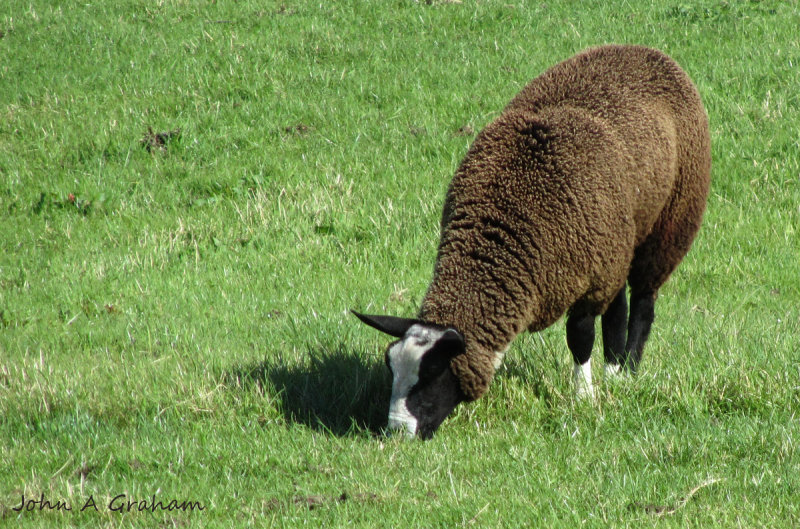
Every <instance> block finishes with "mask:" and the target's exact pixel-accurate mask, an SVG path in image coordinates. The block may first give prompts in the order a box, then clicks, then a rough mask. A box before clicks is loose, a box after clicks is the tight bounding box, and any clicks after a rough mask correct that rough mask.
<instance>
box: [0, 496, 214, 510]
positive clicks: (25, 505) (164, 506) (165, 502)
mask: <svg viewBox="0 0 800 529" xmlns="http://www.w3.org/2000/svg"><path fill="white" fill-rule="evenodd" d="M73 507H74V508H75V510H76V512H84V511H92V510H94V511H95V512H101V511H110V512H119V513H125V512H151V513H154V512H160V511H186V512H193V511H203V510H205V508H206V506H205V505H204V504H203V503H202V502H199V501H191V500H177V499H160V498H156V495H155V494H152V495H151V496H150V497H149V498H146V499H134V498H129V497H128V496H127V495H126V494H117V495H116V496H114V497H113V498H111V499H110V500H109V501H108V502H105V501H104V500H100V501H99V502H98V501H96V500H95V499H94V496H93V495H90V496H89V497H88V498H86V500H85V501H84V502H83V503H81V504H80V505H78V504H76V505H74V506H73V505H71V504H70V503H69V502H67V501H66V500H54V501H51V500H49V499H48V498H45V495H44V493H41V494H40V496H39V497H38V498H26V497H25V494H24V493H23V494H22V499H21V500H20V502H19V504H18V505H16V506H14V507H11V509H12V510H14V511H17V512H19V513H23V512H33V511H72V510H73Z"/></svg>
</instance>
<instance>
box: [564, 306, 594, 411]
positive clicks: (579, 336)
mask: <svg viewBox="0 0 800 529" xmlns="http://www.w3.org/2000/svg"><path fill="white" fill-rule="evenodd" d="M594 318H595V317H594V316H593V315H591V314H579V315H578V314H574V313H572V314H570V315H569V316H567V345H568V346H569V350H570V351H571V352H572V360H573V362H574V367H573V372H572V375H573V380H574V381H575V396H576V397H578V398H583V397H589V398H590V399H594V388H593V387H592V363H591V356H592V346H593V345H594Z"/></svg>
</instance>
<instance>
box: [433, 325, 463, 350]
mask: <svg viewBox="0 0 800 529" xmlns="http://www.w3.org/2000/svg"><path fill="white" fill-rule="evenodd" d="M434 347H435V348H437V349H439V348H441V350H442V351H446V352H447V354H448V355H449V356H451V357H453V356H457V355H460V354H461V353H463V352H464V351H466V349H467V345H466V342H465V341H464V337H463V336H462V335H461V333H460V332H458V331H457V330H455V329H447V330H446V331H445V332H444V334H443V335H442V336H441V337H440V338H439V339H438V340H436V344H435V345H434Z"/></svg>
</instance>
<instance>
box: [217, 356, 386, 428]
mask: <svg viewBox="0 0 800 529" xmlns="http://www.w3.org/2000/svg"><path fill="white" fill-rule="evenodd" d="M224 379H225V380H226V381H227V382H228V385H229V386H232V387H234V388H238V389H239V390H241V391H253V392H256V393H258V394H259V396H261V395H266V396H267V397H268V398H274V399H275V402H276V404H277V407H278V409H279V410H280V411H281V413H282V414H283V416H284V418H285V420H286V421H287V423H296V424H303V425H305V426H308V427H310V428H312V429H314V430H318V431H324V432H328V433H331V434H333V435H336V436H345V435H351V434H353V433H354V432H358V431H365V430H366V431H368V432H369V433H371V434H372V435H378V434H379V433H380V432H381V431H382V430H384V429H385V427H386V424H387V412H388V403H389V397H390V393H391V380H390V378H389V374H388V372H387V370H386V367H385V366H384V364H383V362H382V361H380V360H378V359H377V358H375V359H371V358H370V359H365V358H364V357H363V355H360V354H358V353H356V352H355V351H353V350H351V349H348V348H347V347H346V346H344V345H341V344H340V345H338V346H337V347H336V348H334V349H332V350H329V349H324V348H319V349H316V350H310V351H309V352H308V353H307V354H306V355H304V357H303V359H302V360H301V361H300V362H299V363H298V362H292V363H286V362H283V361H282V359H281V358H276V359H274V360H264V361H262V362H256V363H252V364H246V365H239V366H234V367H233V368H232V369H230V370H229V371H227V372H226V373H225V374H224Z"/></svg>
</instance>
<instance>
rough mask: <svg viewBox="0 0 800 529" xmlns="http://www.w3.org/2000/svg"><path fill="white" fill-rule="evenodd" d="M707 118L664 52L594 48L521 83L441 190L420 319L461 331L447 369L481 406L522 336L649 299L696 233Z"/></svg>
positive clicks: (706, 160) (706, 172)
mask: <svg viewBox="0 0 800 529" xmlns="http://www.w3.org/2000/svg"><path fill="white" fill-rule="evenodd" d="M710 166H711V155H710V140H709V133H708V120H707V117H706V114H705V111H704V109H703V105H702V103H701V100H700V96H699V94H698V92H697V90H696V88H695V87H694V85H693V83H692V82H691V80H690V79H689V77H688V76H687V75H686V73H684V72H683V70H682V69H681V68H680V67H679V66H678V65H677V64H676V63H675V62H674V61H673V60H672V59H670V58H669V57H667V56H666V55H664V54H663V53H662V52H660V51H657V50H653V49H648V48H644V47H639V46H616V45H614V46H603V47H599V48H594V49H590V50H587V51H585V52H583V53H580V54H578V55H576V56H574V57H572V58H571V59H568V60H566V61H564V62H562V63H560V64H557V65H556V66H554V67H552V68H550V69H549V70H547V71H546V72H544V73H543V74H542V75H541V76H539V77H537V78H535V79H534V80H532V81H531V82H530V83H529V84H528V85H527V86H526V87H525V88H524V89H523V90H522V91H521V92H520V93H519V94H518V95H517V96H516V97H515V98H514V99H513V100H512V101H511V102H510V103H509V104H508V106H507V107H506V108H505V109H504V110H503V112H502V113H501V115H500V116H499V117H498V118H497V119H495V120H494V121H493V122H492V123H490V124H489V125H488V126H487V127H486V128H485V129H484V130H483V131H482V132H481V133H480V134H479V135H478V137H477V138H476V139H475V141H474V143H473V144H472V146H471V147H470V149H469V151H468V152H467V154H466V156H465V158H464V160H463V161H462V163H461V165H460V167H459V168H458V170H457V171H456V174H455V176H454V178H453V180H452V182H451V184H450V186H449V189H448V191H447V195H446V198H445V204H444V209H443V213H442V219H441V239H440V243H439V248H438V255H437V259H436V264H435V266H434V274H433V280H432V282H431V284H430V287H429V289H428V291H427V293H426V295H425V298H424V300H423V302H422V306H421V309H420V312H419V316H418V317H419V319H420V320H422V321H425V322H429V323H433V324H436V325H441V326H449V327H453V328H455V329H457V330H458V331H459V332H461V333H462V334H463V335H464V337H465V341H466V344H467V350H466V353H465V354H463V355H459V356H457V357H455V358H454V359H453V360H452V362H451V369H452V371H453V373H454V374H455V375H456V377H457V378H458V379H459V381H460V384H461V389H462V391H463V392H464V394H465V395H466V397H467V399H468V400H474V399H477V398H478V397H480V396H481V395H482V394H483V393H484V392H485V391H486V389H487V388H488V386H489V383H490V382H491V380H492V377H493V375H494V371H495V365H494V364H495V359H496V353H497V352H498V351H504V350H505V349H506V348H507V347H508V345H509V344H510V342H511V341H512V340H513V338H514V337H515V336H516V335H517V334H519V333H520V332H522V331H523V330H525V329H528V330H530V331H538V330H541V329H544V328H546V327H548V326H550V325H551V324H553V323H554V322H555V321H557V320H558V319H559V318H560V317H561V316H562V315H563V314H564V313H565V312H568V311H569V312H570V314H572V313H575V312H578V313H582V314H583V313H585V314H588V315H591V316H597V315H600V314H603V313H604V312H605V311H606V309H607V308H608V307H609V304H610V303H611V302H612V301H613V300H614V299H615V297H616V296H617V295H618V294H619V293H620V291H621V290H622V292H623V295H624V290H623V289H624V288H625V284H626V281H627V282H628V283H629V284H630V287H631V292H632V295H633V293H644V294H645V295H652V298H653V299H655V297H656V295H657V291H658V289H659V287H660V286H661V285H662V284H663V283H664V282H665V281H666V280H667V279H668V277H669V276H670V274H671V273H672V271H673V270H674V269H675V267H676V266H677V265H678V263H679V262H680V261H681V259H682V258H683V257H684V255H685V254H686V252H687V251H688V250H689V247H690V245H691V243H692V240H693V239H694V236H695V234H696V233H697V230H698V228H699V226H700V222H701V219H702V215H703V211H704V209H705V203H706V196H707V194H708V187H709V178H710Z"/></svg>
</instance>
